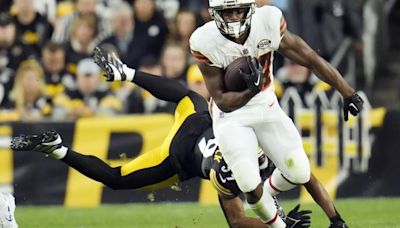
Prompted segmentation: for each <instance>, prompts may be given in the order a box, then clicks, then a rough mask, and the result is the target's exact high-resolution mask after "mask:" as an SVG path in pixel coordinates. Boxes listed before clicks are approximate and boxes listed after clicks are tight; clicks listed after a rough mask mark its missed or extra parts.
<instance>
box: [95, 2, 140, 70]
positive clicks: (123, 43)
mask: <svg viewBox="0 0 400 228" xmlns="http://www.w3.org/2000/svg"><path fill="white" fill-rule="evenodd" d="M112 30H113V33H112V35H111V36H110V37H108V38H106V39H105V40H104V41H102V43H103V44H111V45H113V46H114V48H115V49H116V50H117V54H118V56H120V58H121V60H122V61H124V62H126V63H127V64H128V65H137V64H138V62H139V61H140V59H141V58H143V56H145V55H146V54H147V50H146V47H144V46H143V44H142V41H141V40H139V39H138V37H136V36H134V19H133V10H132V8H131V7H130V6H129V4H128V3H126V2H121V3H120V4H118V5H116V6H114V7H113V8H112ZM139 38H140V37H139Z"/></svg>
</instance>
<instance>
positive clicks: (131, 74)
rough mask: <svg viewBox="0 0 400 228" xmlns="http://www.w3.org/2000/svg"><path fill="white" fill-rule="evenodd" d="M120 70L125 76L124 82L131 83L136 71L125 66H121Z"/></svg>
mask: <svg viewBox="0 0 400 228" xmlns="http://www.w3.org/2000/svg"><path fill="white" fill-rule="evenodd" d="M122 70H123V71H124V73H125V75H126V80H127V81H130V82H132V81H133V78H134V77H135V73H136V70H135V69H132V68H129V67H128V66H127V65H126V64H124V65H123V66H122Z"/></svg>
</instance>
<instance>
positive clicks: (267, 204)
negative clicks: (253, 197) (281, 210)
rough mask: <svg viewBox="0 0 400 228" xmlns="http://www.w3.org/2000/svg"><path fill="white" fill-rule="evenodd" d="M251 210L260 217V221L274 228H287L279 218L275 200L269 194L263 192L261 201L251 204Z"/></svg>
mask: <svg viewBox="0 0 400 228" xmlns="http://www.w3.org/2000/svg"><path fill="white" fill-rule="evenodd" d="M249 205H250V207H251V209H252V210H253V211H254V213H256V214H257V215H258V217H259V218H260V220H261V221H262V222H264V223H266V224H268V225H269V226H270V227H272V228H280V227H286V224H285V223H284V222H283V220H282V219H281V218H280V217H279V216H278V213H277V210H276V207H275V204H274V200H273V199H272V197H271V195H269V194H268V192H265V191H264V192H263V194H262V196H261V198H260V200H259V201H258V202H256V203H254V204H250V203H249Z"/></svg>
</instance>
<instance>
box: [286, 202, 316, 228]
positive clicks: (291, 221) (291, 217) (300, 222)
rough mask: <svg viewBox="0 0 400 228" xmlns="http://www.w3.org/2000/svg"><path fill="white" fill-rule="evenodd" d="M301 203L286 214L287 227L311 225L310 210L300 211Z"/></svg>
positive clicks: (299, 227)
mask: <svg viewBox="0 0 400 228" xmlns="http://www.w3.org/2000/svg"><path fill="white" fill-rule="evenodd" d="M299 208H300V204H297V206H296V207H295V208H293V209H292V210H291V211H290V212H289V214H288V215H287V216H286V219H285V223H286V227H287V228H305V227H310V225H311V218H310V214H311V211H310V210H305V211H299Z"/></svg>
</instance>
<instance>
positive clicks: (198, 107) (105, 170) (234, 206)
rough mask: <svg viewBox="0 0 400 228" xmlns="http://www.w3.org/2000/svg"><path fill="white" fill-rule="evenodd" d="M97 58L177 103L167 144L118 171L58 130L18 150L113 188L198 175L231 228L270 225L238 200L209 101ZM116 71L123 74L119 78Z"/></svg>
mask: <svg viewBox="0 0 400 228" xmlns="http://www.w3.org/2000/svg"><path fill="white" fill-rule="evenodd" d="M95 59H96V62H97V63H98V64H99V65H100V66H101V67H102V68H103V69H104V70H105V72H106V73H107V79H108V80H109V81H113V80H117V79H118V78H115V77H120V78H119V80H121V79H122V78H121V77H125V79H126V80H129V81H132V82H134V83H135V84H137V85H139V86H141V87H142V88H144V89H146V90H148V91H149V92H150V93H152V94H153V95H154V96H155V97H157V98H159V99H163V100H166V101H171V102H175V103H177V108H176V111H175V122H174V125H173V126H172V128H171V131H170V133H169V134H168V136H167V137H166V139H165V141H164V142H163V143H162V145H161V146H160V147H158V148H156V149H154V150H152V151H149V152H147V153H144V154H142V155H141V156H139V157H137V158H135V159H134V160H132V161H131V162H129V163H127V164H125V165H123V166H121V167H115V168H112V167H110V166H109V165H108V164H106V163H105V162H103V161H102V160H100V159H98V158H97V157H94V156H87V155H83V154H80V153H78V152H75V151H73V150H71V149H70V148H67V147H65V146H63V144H62V139H61V137H60V135H59V134H58V133H57V132H55V131H47V132H45V133H42V134H39V135H24V136H18V137H14V138H13V139H12V145H11V148H12V149H13V150H32V151H38V152H42V153H45V154H49V155H51V156H53V157H55V158H57V159H60V160H61V161H63V162H64V163H66V164H67V165H69V166H71V167H73V168H74V169H76V170H78V171H79V172H81V173H82V174H84V175H85V176H87V177H89V178H91V179H94V180H96V181H99V182H101V183H103V184H105V185H106V186H108V187H110V188H112V189H139V188H143V187H148V186H151V187H153V188H162V187H165V186H169V185H172V184H173V183H175V182H177V181H184V180H187V179H189V178H192V177H200V178H203V179H210V180H211V182H212V183H213V185H214V187H216V189H217V190H218V192H219V201H220V205H221V207H222V209H223V211H224V214H225V217H226V219H227V222H228V223H229V224H230V225H231V226H236V225H241V224H245V225H246V226H249V224H252V225H254V226H260V227H265V224H264V223H262V222H261V220H259V219H256V218H249V217H245V214H244V208H243V204H242V202H241V200H240V198H239V197H238V195H239V194H240V191H239V190H238V187H237V185H236V184H235V181H234V179H232V177H231V176H230V175H229V169H228V167H226V165H224V164H225V163H224V161H223V158H222V157H221V155H220V153H219V152H218V147H217V145H216V144H215V141H214V135H213V132H212V122H211V118H210V115H209V113H208V109H207V102H206V101H205V100H204V99H203V98H202V97H201V96H200V95H198V94H197V93H195V92H193V91H190V90H188V89H187V88H186V87H185V86H183V85H182V84H180V83H178V82H176V81H173V80H170V79H167V78H165V77H158V76H154V75H150V74H147V73H144V72H140V71H136V72H135V70H133V69H130V68H127V67H126V65H123V64H122V63H121V62H120V61H119V59H117V58H116V57H112V56H110V55H109V54H108V53H105V52H104V50H102V49H100V48H97V49H96V51H95ZM113 68H114V69H113ZM124 68H125V69H124ZM118 69H120V71H118ZM115 70H117V71H115ZM132 71H133V74H134V78H129V77H130V76H129V75H126V74H131V73H132ZM115 72H122V73H121V74H119V75H115ZM262 164H263V163H262ZM262 164H261V167H262V168H263V171H265V169H264V168H265V167H263V165H262ZM216 177H222V178H223V179H222V178H220V179H218V178H216ZM311 182H313V183H312V184H310V190H309V192H310V193H314V194H313V197H314V198H315V199H316V200H317V202H318V203H319V204H320V205H321V207H323V209H324V211H328V213H327V215H328V216H329V217H330V218H331V217H333V216H337V217H338V218H339V219H340V220H341V221H342V219H341V218H340V216H339V214H338V213H336V211H335V209H334V206H333V203H332V201H331V200H330V198H329V195H328V194H327V193H326V191H325V190H323V187H322V185H321V184H320V183H319V182H318V181H317V180H316V179H315V178H314V179H313V178H312V179H311ZM221 190H223V191H221ZM308 213H309V212H308V211H298V207H296V208H295V209H293V210H292V211H291V212H289V214H288V216H287V219H286V223H287V225H288V227H308V226H309V223H310V217H309V215H308ZM331 215H332V216H331Z"/></svg>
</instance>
